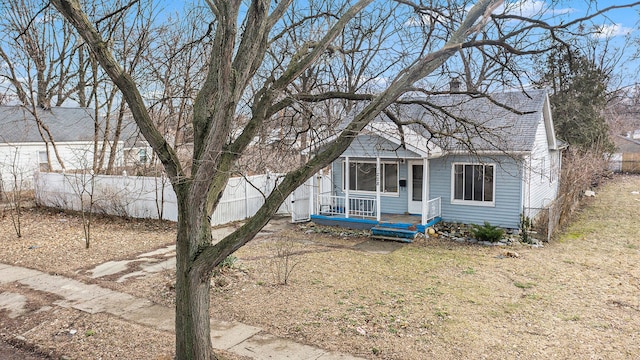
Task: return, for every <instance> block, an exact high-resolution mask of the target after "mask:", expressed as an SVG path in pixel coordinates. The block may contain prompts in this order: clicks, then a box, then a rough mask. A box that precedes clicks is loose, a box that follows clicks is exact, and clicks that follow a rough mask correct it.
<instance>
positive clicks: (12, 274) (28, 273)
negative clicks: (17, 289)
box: [0, 266, 42, 284]
mask: <svg viewBox="0 0 640 360" xmlns="http://www.w3.org/2000/svg"><path fill="white" fill-rule="evenodd" d="M41 274H42V272H40V271H38V270H31V269H27V268H23V267H18V266H7V267H4V268H2V269H0V284H8V283H12V282H14V281H17V280H22V279H26V278H29V277H32V276H38V275H41Z"/></svg>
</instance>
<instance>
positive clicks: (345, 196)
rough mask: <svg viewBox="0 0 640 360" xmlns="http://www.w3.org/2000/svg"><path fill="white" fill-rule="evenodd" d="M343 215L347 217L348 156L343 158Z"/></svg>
mask: <svg viewBox="0 0 640 360" xmlns="http://www.w3.org/2000/svg"><path fill="white" fill-rule="evenodd" d="M343 185H344V217H345V218H348V217H349V157H348V156H345V158H344V184H343Z"/></svg>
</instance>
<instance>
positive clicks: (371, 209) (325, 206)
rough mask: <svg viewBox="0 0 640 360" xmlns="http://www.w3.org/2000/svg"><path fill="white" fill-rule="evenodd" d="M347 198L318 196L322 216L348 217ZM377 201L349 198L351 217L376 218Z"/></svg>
mask: <svg viewBox="0 0 640 360" xmlns="http://www.w3.org/2000/svg"><path fill="white" fill-rule="evenodd" d="M345 201H346V199H345V197H344V196H336V195H327V194H320V195H318V204H319V206H318V209H319V210H320V215H342V216H345V217H346V207H345ZM376 216H377V214H376V199H372V198H365V197H355V196H350V197H349V217H359V218H374V219H375V218H376Z"/></svg>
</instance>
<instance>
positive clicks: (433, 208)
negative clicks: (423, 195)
mask: <svg viewBox="0 0 640 360" xmlns="http://www.w3.org/2000/svg"><path fill="white" fill-rule="evenodd" d="M440 215H442V214H441V207H440V198H439V197H438V198H435V199H431V200H429V201H427V223H428V222H429V221H431V220H433V219H435V218H437V217H438V216H440Z"/></svg>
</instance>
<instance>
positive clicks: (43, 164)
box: [38, 151, 51, 172]
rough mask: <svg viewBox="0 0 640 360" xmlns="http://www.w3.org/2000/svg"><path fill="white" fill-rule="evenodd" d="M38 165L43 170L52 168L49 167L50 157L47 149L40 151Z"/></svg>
mask: <svg viewBox="0 0 640 360" xmlns="http://www.w3.org/2000/svg"><path fill="white" fill-rule="evenodd" d="M38 167H39V168H40V171H42V172H47V171H50V170H51V169H49V157H48V156H47V152H46V151H38Z"/></svg>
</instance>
